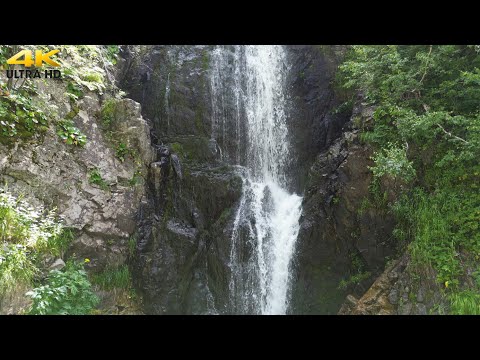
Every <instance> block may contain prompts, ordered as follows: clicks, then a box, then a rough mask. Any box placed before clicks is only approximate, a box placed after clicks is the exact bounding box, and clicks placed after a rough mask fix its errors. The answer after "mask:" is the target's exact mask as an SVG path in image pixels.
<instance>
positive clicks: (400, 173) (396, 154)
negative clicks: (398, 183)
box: [370, 144, 415, 182]
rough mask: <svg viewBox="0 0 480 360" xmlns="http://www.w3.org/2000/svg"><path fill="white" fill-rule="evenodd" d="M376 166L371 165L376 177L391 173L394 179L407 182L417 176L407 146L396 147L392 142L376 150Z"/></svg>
mask: <svg viewBox="0 0 480 360" xmlns="http://www.w3.org/2000/svg"><path fill="white" fill-rule="evenodd" d="M373 161H374V162H375V166H372V167H370V169H371V170H372V172H373V175H374V176H375V177H376V178H381V177H382V176H384V175H389V176H390V177H392V178H393V179H401V180H404V181H406V182H409V181H412V180H413V179H414V177H415V169H414V168H413V163H412V162H411V161H408V159H407V152H406V149H405V148H399V147H395V146H393V145H392V144H390V145H389V146H388V147H387V148H386V149H384V150H383V151H379V152H376V153H375V155H374V156H373Z"/></svg>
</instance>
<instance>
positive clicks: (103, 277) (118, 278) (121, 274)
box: [92, 265, 131, 290]
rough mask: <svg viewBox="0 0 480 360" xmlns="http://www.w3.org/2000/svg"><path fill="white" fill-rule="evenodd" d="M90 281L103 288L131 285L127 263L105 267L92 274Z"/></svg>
mask: <svg viewBox="0 0 480 360" xmlns="http://www.w3.org/2000/svg"><path fill="white" fill-rule="evenodd" d="M92 283H93V284H95V285H98V286H100V288H102V289H104V290H113V289H129V288H130V287H131V277H130V271H129V270H128V266H127V265H122V266H120V267H118V268H107V269H105V270H104V271H103V272H101V273H99V274H95V275H93V276H92Z"/></svg>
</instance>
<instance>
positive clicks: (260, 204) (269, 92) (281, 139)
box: [211, 45, 302, 314]
mask: <svg viewBox="0 0 480 360" xmlns="http://www.w3.org/2000/svg"><path fill="white" fill-rule="evenodd" d="M228 59H229V58H228V53H227V52H226V50H225V49H224V47H217V49H215V51H214V69H213V71H212V82H211V84H212V93H213V94H212V95H216V98H215V99H213V100H212V101H214V102H215V101H218V100H219V99H220V101H221V102H222V106H223V105H224V98H223V94H224V93H225V89H223V92H221V94H222V96H219V94H220V91H219V86H220V85H221V84H225V82H222V78H221V76H220V73H221V72H222V70H223V71H226V67H227V66H231V65H230V64H231V63H233V67H234V69H233V71H230V73H231V74H233V80H230V86H232V87H233V97H234V106H235V107H236V113H235V121H236V123H235V126H236V129H237V130H236V132H235V133H236V136H237V139H236V144H237V147H238V148H237V149H236V152H237V156H236V159H237V162H238V161H239V159H240V157H239V155H238V154H240V153H241V149H240V147H241V146H243V147H245V154H246V156H245V160H244V167H243V169H242V171H241V174H242V178H243V196H242V199H241V201H240V206H239V208H238V211H237V214H236V217H235V222H234V229H233V233H232V247H231V252H230V268H231V279H230V303H231V304H230V312H235V313H259V314H285V313H286V311H287V309H288V292H289V284H290V266H291V260H292V256H293V253H294V249H295V241H296V238H297V235H298V230H299V218H300V215H301V202H302V198H301V197H300V196H298V195H296V194H290V193H289V192H288V191H287V190H286V187H287V179H286V175H285V171H284V168H285V165H286V163H287V161H288V159H289V144H288V129H287V124H286V105H285V104H286V101H285V88H284V84H285V74H286V71H287V65H286V61H285V52H284V49H283V47H282V46H270V45H268V46H267V45H248V46H235V47H234V56H233V61H230V62H229V60H228ZM224 76H225V75H224ZM213 105H214V119H213V124H212V126H213V128H214V129H216V128H219V119H218V111H216V110H215V109H216V107H215V104H213ZM242 114H243V116H244V118H243V119H242ZM242 120H243V121H245V122H246V126H245V134H244V136H242V134H241V131H240V129H241V126H240V121H242ZM224 121H225V119H224ZM222 124H225V122H223V123H222ZM224 127H225V125H223V128H224ZM217 138H218V136H217Z"/></svg>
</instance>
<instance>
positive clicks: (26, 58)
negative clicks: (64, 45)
mask: <svg viewBox="0 0 480 360" xmlns="http://www.w3.org/2000/svg"><path fill="white" fill-rule="evenodd" d="M59 51H60V50H51V51H49V52H48V53H46V54H44V53H43V51H42V50H35V61H33V60H32V51H31V50H22V51H20V52H18V53H17V54H15V55H13V56H12V57H11V58H10V59H8V60H7V64H9V65H23V66H25V67H27V68H28V67H31V66H32V65H33V64H35V67H41V66H42V65H43V63H44V62H45V63H47V64H49V65H51V66H54V67H58V66H60V64H59V63H57V62H56V61H54V60H52V59H50V56H52V55H55V54H56V53H58V52H59ZM22 57H23V60H21V58H22Z"/></svg>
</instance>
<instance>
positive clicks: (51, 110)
mask: <svg viewBox="0 0 480 360" xmlns="http://www.w3.org/2000/svg"><path fill="white" fill-rule="evenodd" d="M21 49H25V50H31V51H34V50H37V49H38V50H42V51H43V52H44V53H46V52H48V51H50V50H53V49H59V50H60V53H59V54H58V55H57V56H56V58H55V60H56V61H58V62H59V63H60V64H61V71H62V80H61V81H63V82H64V83H65V85H66V91H65V97H66V98H68V99H70V102H71V103H72V104H74V103H75V102H76V101H77V100H78V99H80V98H82V97H83V96H84V94H85V93H86V92H87V91H93V92H97V93H99V94H103V93H104V92H105V90H108V89H110V90H111V91H112V92H115V93H118V94H117V95H119V94H120V92H119V91H118V89H117V88H116V87H115V86H114V85H113V84H112V82H111V81H110V80H109V79H110V77H111V75H110V74H109V73H108V71H109V70H108V69H109V68H110V67H111V66H112V65H113V64H114V63H115V62H116V59H117V53H118V51H119V47H118V45H106V46H97V45H22V46H18V45H0V64H1V65H0V66H3V67H4V68H7V69H14V68H13V65H8V66H5V65H4V64H5V63H6V60H7V59H8V58H9V57H11V56H13V55H14V54H16V53H17V52H18V51H19V50H21ZM18 67H19V66H18V65H17V68H18ZM38 81H40V80H37V79H16V80H15V81H14V80H13V79H8V80H7V81H6V82H1V81H0V93H2V94H9V95H8V96H0V143H5V144H10V143H12V142H15V141H17V140H18V139H28V138H30V137H33V136H35V135H36V134H41V133H42V132H44V131H46V130H47V129H48V126H49V124H52V123H53V124H56V125H57V127H58V134H59V136H60V137H61V139H62V140H63V141H64V142H65V143H67V144H74V145H79V146H83V145H84V144H85V142H86V137H85V135H83V134H82V133H81V132H80V131H79V130H78V129H77V128H76V127H74V125H73V123H72V122H71V121H70V120H71V118H68V119H66V120H62V119H61V118H60V117H59V115H58V113H57V109H56V107H55V105H53V104H52V102H51V101H50V99H49V98H46V97H45V94H43V95H40V94H39V93H38V92H37V88H36V85H37V83H38Z"/></svg>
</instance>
